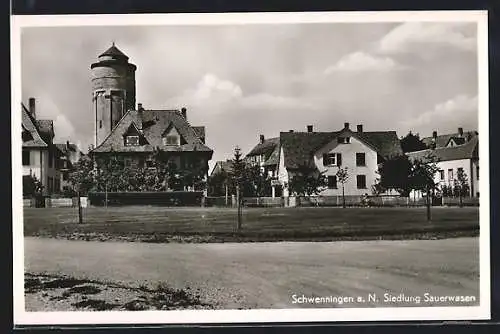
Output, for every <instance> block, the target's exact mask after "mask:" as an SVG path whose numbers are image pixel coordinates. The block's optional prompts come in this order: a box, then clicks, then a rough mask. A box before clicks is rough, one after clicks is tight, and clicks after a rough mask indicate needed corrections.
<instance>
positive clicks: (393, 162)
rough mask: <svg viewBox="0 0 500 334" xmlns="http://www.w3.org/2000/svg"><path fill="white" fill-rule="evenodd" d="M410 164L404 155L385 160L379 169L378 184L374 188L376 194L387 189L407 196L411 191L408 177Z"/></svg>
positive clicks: (410, 168)
mask: <svg viewBox="0 0 500 334" xmlns="http://www.w3.org/2000/svg"><path fill="white" fill-rule="evenodd" d="M411 170H412V163H411V161H410V160H409V159H408V156H406V155H405V154H401V155H395V156H392V157H390V158H388V159H386V160H385V161H384V162H383V163H382V164H381V165H380V167H379V169H378V171H377V172H378V174H379V176H380V178H379V182H378V184H377V186H376V187H375V188H376V189H377V192H384V191H385V190H388V189H393V190H396V191H398V192H399V193H400V194H401V195H402V196H408V194H409V193H410V191H411V190H412V185H411V182H410V175H411Z"/></svg>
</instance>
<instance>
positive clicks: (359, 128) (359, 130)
mask: <svg viewBox="0 0 500 334" xmlns="http://www.w3.org/2000/svg"><path fill="white" fill-rule="evenodd" d="M356 127H357V130H358V132H360V133H361V132H363V124H358V125H357V126H356Z"/></svg>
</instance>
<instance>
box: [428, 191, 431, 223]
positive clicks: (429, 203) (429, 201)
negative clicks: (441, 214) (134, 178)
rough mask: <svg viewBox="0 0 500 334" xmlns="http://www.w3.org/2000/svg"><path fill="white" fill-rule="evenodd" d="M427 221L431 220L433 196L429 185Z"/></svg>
mask: <svg viewBox="0 0 500 334" xmlns="http://www.w3.org/2000/svg"><path fill="white" fill-rule="evenodd" d="M427 221H428V222H430V221H431V196H430V189H429V186H427Z"/></svg>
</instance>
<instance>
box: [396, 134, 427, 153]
mask: <svg viewBox="0 0 500 334" xmlns="http://www.w3.org/2000/svg"><path fill="white" fill-rule="evenodd" d="M400 142H401V149H402V150H403V152H405V153H406V152H415V151H420V150H425V149H426V148H427V146H426V145H425V144H424V142H422V140H420V136H419V134H418V133H417V134H413V133H412V132H411V131H410V132H408V134H407V135H406V136H404V137H402V138H401V140H400Z"/></svg>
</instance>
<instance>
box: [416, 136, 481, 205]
mask: <svg viewBox="0 0 500 334" xmlns="http://www.w3.org/2000/svg"><path fill="white" fill-rule="evenodd" d="M422 141H423V142H424V143H425V144H426V145H427V146H428V148H427V149H425V150H420V151H415V152H409V153H407V155H408V157H409V158H410V159H411V160H424V159H425V158H427V157H428V156H431V157H433V159H434V160H435V161H437V163H436V165H437V167H438V168H439V170H438V172H437V173H436V175H435V180H434V181H435V183H436V184H438V189H442V188H443V187H444V186H446V187H453V186H454V184H455V181H456V180H457V175H458V173H459V171H461V172H463V173H464V174H465V176H466V177H467V183H468V185H469V190H470V196H472V197H479V134H478V132H477V131H466V132H464V131H463V128H458V131H457V132H456V133H449V134H444V135H438V133H437V131H433V133H432V136H431V137H425V138H422Z"/></svg>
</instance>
